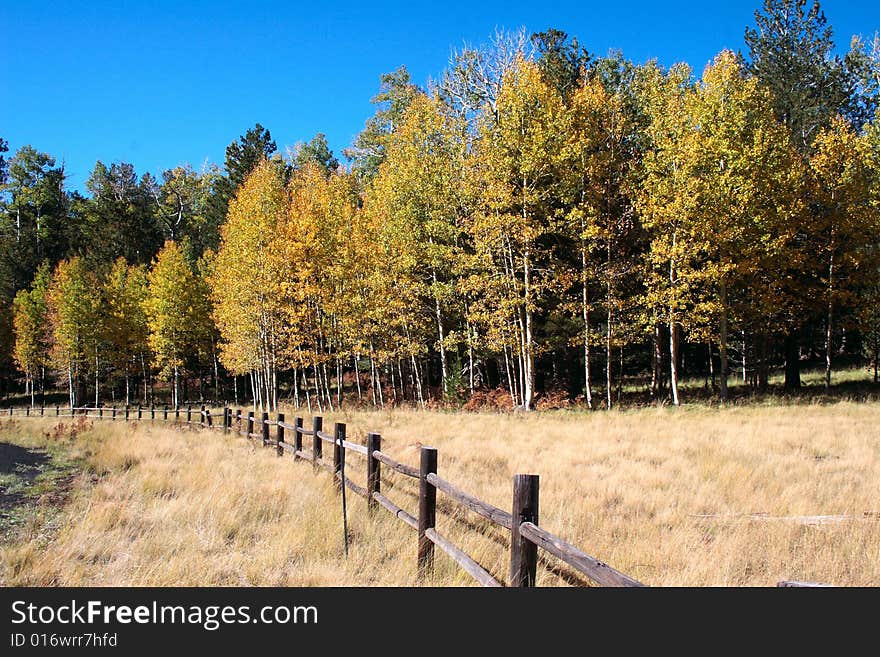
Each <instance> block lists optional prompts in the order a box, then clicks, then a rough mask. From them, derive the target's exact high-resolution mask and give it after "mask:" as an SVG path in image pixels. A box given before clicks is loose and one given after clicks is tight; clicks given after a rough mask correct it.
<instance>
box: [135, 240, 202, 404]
mask: <svg viewBox="0 0 880 657" xmlns="http://www.w3.org/2000/svg"><path fill="white" fill-rule="evenodd" d="M147 281H148V289H147V294H146V297H145V299H144V301H143V310H144V312H145V314H146V317H147V326H148V327H149V337H148V343H149V347H150V351H151V352H152V354H153V359H154V363H155V365H156V366H157V367H158V368H159V372H160V376H162V377H163V378H165V379H166V380H169V381H171V382H172V398H171V400H172V403H173V404H174V405H175V406H177V405H179V403H180V385H179V384H180V373H181V370H182V369H183V368H184V366H185V364H186V362H187V359H188V358H189V357H190V355H191V354H193V353H198V352H199V351H202V350H203V344H204V341H205V339H206V334H207V331H208V328H209V324H208V322H209V318H210V310H209V307H208V299H207V296H206V292H207V290H206V287H205V285H204V283H202V282H201V281H200V279H199V277H198V275H197V274H196V273H195V272H194V271H193V269H192V267H191V266H190V264H189V262H187V259H186V257H185V255H184V253H183V251H182V249H181V248H180V246H179V245H178V244H177V243H176V242H172V241H170V240H169V241H167V242H165V246H164V247H163V248H162V250H161V251H159V253H158V255H157V256H156V259H155V261H154V262H153V265H152V267H151V269H150V272H149V274H148V276H147Z"/></svg>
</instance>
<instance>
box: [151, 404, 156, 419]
mask: <svg viewBox="0 0 880 657" xmlns="http://www.w3.org/2000/svg"><path fill="white" fill-rule="evenodd" d="M150 419H151V420H155V419H156V405H155V404H153V403H152V402H150Z"/></svg>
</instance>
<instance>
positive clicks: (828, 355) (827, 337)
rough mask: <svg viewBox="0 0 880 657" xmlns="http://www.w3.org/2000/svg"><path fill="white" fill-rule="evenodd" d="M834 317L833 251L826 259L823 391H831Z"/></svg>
mask: <svg viewBox="0 0 880 657" xmlns="http://www.w3.org/2000/svg"><path fill="white" fill-rule="evenodd" d="M833 319H834V253H833V252H832V253H831V257H830V258H829V261H828V316H827V318H826V320H825V321H826V327H825V393H826V394H827V393H830V392H831V338H832V336H833V326H834V325H833V323H832V322H833Z"/></svg>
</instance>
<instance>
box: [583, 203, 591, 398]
mask: <svg viewBox="0 0 880 657" xmlns="http://www.w3.org/2000/svg"><path fill="white" fill-rule="evenodd" d="M581 230H584V226H583V220H581ZM581 285H582V291H581V315H582V318H583V320H584V394H585V395H586V398H587V408H589V409H590V410H592V409H593V389H592V384H591V382H590V305H589V303H588V294H587V293H588V281H587V247H586V243H585V242H584V241H582V242H581Z"/></svg>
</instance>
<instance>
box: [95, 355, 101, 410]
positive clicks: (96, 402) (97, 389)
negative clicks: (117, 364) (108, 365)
mask: <svg viewBox="0 0 880 657" xmlns="http://www.w3.org/2000/svg"><path fill="white" fill-rule="evenodd" d="M99 385H100V379H99V378H98V346H97V345H95V408H98V404H99V403H100V402H99V400H98V397H99V394H98V393H99V387H98V386H99Z"/></svg>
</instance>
